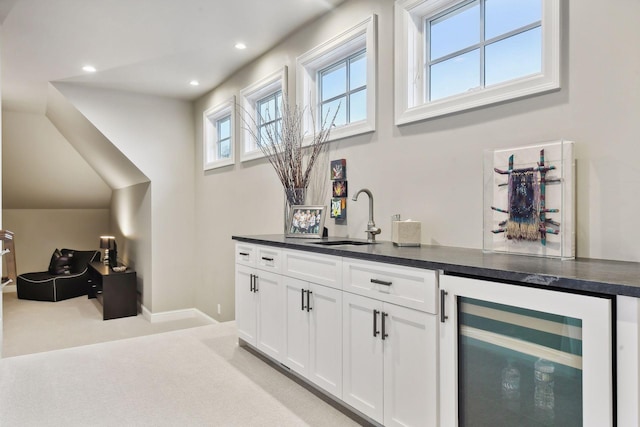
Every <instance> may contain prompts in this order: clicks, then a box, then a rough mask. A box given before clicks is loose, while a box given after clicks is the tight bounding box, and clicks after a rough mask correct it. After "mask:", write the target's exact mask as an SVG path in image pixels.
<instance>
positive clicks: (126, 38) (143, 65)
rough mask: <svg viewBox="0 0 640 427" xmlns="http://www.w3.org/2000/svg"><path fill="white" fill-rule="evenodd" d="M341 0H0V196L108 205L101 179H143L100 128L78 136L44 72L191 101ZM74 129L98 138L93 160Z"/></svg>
mask: <svg viewBox="0 0 640 427" xmlns="http://www.w3.org/2000/svg"><path fill="white" fill-rule="evenodd" d="M343 1H344V0H269V1H265V0H0V24H1V27H0V42H1V45H0V46H1V49H0V51H1V58H0V59H1V66H2V70H1V76H2V80H1V84H2V109H3V112H4V115H3V123H4V127H3V158H2V161H3V182H2V184H3V194H2V198H3V207H4V208H14V209H17V208H30V209H42V208H55V209H60V208H100V207H108V205H109V200H110V197H111V189H114V188H120V187H122V186H123V185H125V184H123V182H125V183H126V182H129V181H131V182H133V183H137V182H139V181H140V179H141V178H140V176H142V177H143V178H144V175H143V174H141V173H139V171H136V170H134V169H135V167H134V168H133V169H132V168H131V167H130V162H129V165H127V164H126V163H127V162H126V161H125V162H121V163H122V164H125V166H122V164H119V165H115V164H105V158H109V157H108V156H105V155H104V150H105V149H107V148H108V147H106V145H105V143H104V141H106V142H107V143H108V138H109V136H108V135H102V134H100V133H99V132H98V131H97V130H96V129H95V128H94V132H93V133H92V134H91V135H88V134H87V130H88V129H91V128H92V127H93V126H92V125H91V124H90V123H88V121H86V119H85V122H86V123H82V125H80V126H78V125H77V123H78V120H76V119H78V118H82V117H81V114H79V113H78V112H74V111H73V106H71V105H67V104H68V103H65V100H64V99H60V96H55V97H53V98H52V97H51V86H50V84H49V83H59V82H64V83H66V84H69V83H71V84H78V85H86V86H90V87H95V88H102V89H109V90H119V91H130V92H135V93H141V94H147V95H156V96H164V97H170V98H175V99H180V100H186V101H190V100H194V99H196V98H198V97H200V96H202V95H203V94H205V93H206V92H208V91H210V90H211V89H213V88H215V87H216V86H217V85H219V84H220V83H222V82H223V81H224V80H225V79H226V78H228V77H229V76H230V75H231V74H232V73H233V72H234V71H235V70H238V69H240V68H242V67H243V66H244V65H246V64H248V63H249V62H251V61H252V60H254V59H256V58H257V57H259V56H260V55H262V54H263V53H264V52H266V51H267V50H269V49H270V48H271V47H272V46H274V45H275V44H277V43H278V42H279V41H280V40H282V39H283V38H284V37H286V36H287V35H288V34H290V33H292V32H293V31H295V30H296V29H297V28H299V27H300V26H302V25H304V24H305V23H306V22H309V21H311V20H314V19H316V18H318V17H319V16H321V15H323V14H325V13H327V12H329V11H331V10H332V9H333V8H334V7H335V6H337V5H338V4H340V3H342V2H343ZM240 42H241V43H244V44H245V45H246V49H244V50H239V49H237V48H236V47H235V45H236V44H237V43H240ZM86 65H92V66H93V67H95V69H96V71H95V72H86V71H84V70H83V67H84V66H86ZM192 80H197V81H198V82H199V85H197V86H194V85H191V84H190V82H191V81H192ZM54 92H55V91H54ZM55 93H56V94H57V95H59V94H58V93H57V92H55ZM61 105H64V106H65V108H64V109H63V110H60V108H59V107H60V106H61ZM54 109H57V110H56V111H53V110H54ZM45 114H46V116H45ZM70 117H75V119H74V120H70V119H69V118H70ZM61 118H64V119H65V120H62V119H61ZM50 119H51V121H50ZM54 119H55V120H54ZM80 121H81V120H80ZM73 122H75V123H76V125H75V127H74V126H71V125H70V123H73ZM74 129H75V132H76V134H75V135H74ZM79 139H81V140H82V142H83V143H84V145H85V146H86V144H89V142H88V141H102V142H101V143H100V144H97V146H99V147H100V150H103V151H101V153H102V154H101V156H100V157H99V162H96V161H92V160H91V159H90V158H88V157H87V156H89V155H90V154H87V153H90V152H91V150H79V149H78V147H77V145H78V144H76V143H77V141H78V140H79ZM69 142H71V144H69ZM85 148H86V147H85ZM94 148H95V149H98V148H96V147H94ZM94 151H95V150H94ZM111 151H114V152H115V151H116V150H111ZM112 157H113V156H112ZM116 157H117V156H116ZM125 160H126V159H125ZM98 164H99V165H100V167H96V165H98ZM123 168H124V169H123ZM114 170H115V171H119V173H120V175H119V176H113V173H114V172H113V171H114ZM123 170H127V171H128V172H127V173H122V171H123ZM109 171H111V172H109ZM109 173H111V175H108V174H109ZM131 176H133V178H131Z"/></svg>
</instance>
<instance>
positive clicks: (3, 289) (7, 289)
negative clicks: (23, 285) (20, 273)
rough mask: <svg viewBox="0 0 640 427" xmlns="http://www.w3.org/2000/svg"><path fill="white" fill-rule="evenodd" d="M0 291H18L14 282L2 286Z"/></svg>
mask: <svg viewBox="0 0 640 427" xmlns="http://www.w3.org/2000/svg"><path fill="white" fill-rule="evenodd" d="M2 292H3V293H9V292H18V288H16V284H15V283H12V284H11V285H7V286H5V287H4V288H2Z"/></svg>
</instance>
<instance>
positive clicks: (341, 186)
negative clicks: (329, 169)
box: [333, 181, 348, 197]
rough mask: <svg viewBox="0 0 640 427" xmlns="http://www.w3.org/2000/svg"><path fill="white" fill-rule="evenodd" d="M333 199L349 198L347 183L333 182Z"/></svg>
mask: <svg viewBox="0 0 640 427" xmlns="http://www.w3.org/2000/svg"><path fill="white" fill-rule="evenodd" d="M333 197H348V195H347V181H333Z"/></svg>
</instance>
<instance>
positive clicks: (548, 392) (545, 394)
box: [533, 358, 556, 425]
mask: <svg viewBox="0 0 640 427" xmlns="http://www.w3.org/2000/svg"><path fill="white" fill-rule="evenodd" d="M554 372H555V366H554V365H553V363H551V362H550V361H548V360H545V359H542V358H540V359H538V360H537V361H536V363H535V364H534V380H535V390H534V394H533V404H534V407H535V411H536V415H537V417H538V419H539V420H540V421H542V422H543V423H544V424H546V425H550V424H551V423H552V422H553V419H554V409H555V403H556V402H555V395H554V391H553V387H554Z"/></svg>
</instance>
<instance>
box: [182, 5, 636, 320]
mask: <svg viewBox="0 0 640 427" xmlns="http://www.w3.org/2000/svg"><path fill="white" fill-rule="evenodd" d="M569 3H570V2H563V4H564V6H563V7H564V10H563V14H564V25H563V27H564V29H565V30H564V33H563V60H562V67H563V70H564V71H563V81H562V89H561V90H560V91H558V92H555V93H550V94H546V95H543V96H536V97H532V98H529V99H524V100H519V101H515V102H509V103H505V104H502V105H497V106H491V107H486V108H481V109H478V110H475V111H469V112H464V113H460V114H455V115H451V116H448V117H443V118H436V119H432V120H428V121H424V122H421V123H415V124H410V125H406V126H402V127H397V126H395V125H394V121H393V103H394V98H393V95H394V88H393V72H394V71H393V63H394V59H393V40H394V35H393V15H394V14H393V2H391V1H388V0H350V1H348V2H346V3H345V4H343V5H342V6H341V7H339V8H338V9H337V10H335V11H334V12H333V13H331V14H329V15H327V16H325V17H324V18H323V19H321V20H320V21H318V22H316V23H315V24H312V25H308V26H305V28H304V29H302V30H301V31H300V32H298V33H296V34H294V35H293V36H292V37H290V38H288V39H287V40H285V41H284V42H283V43H282V44H281V45H279V46H277V47H275V48H274V49H273V50H272V51H271V52H269V53H267V54H266V55H265V56H263V57H262V58H260V59H259V60H258V61H256V62H255V63H254V64H251V65H250V66H248V67H246V68H244V69H242V70H240V71H239V72H237V73H235V74H234V75H233V76H231V78H230V79H229V80H228V81H227V82H225V83H224V84H223V85H221V86H220V87H219V88H217V89H215V90H214V91H212V92H210V93H209V94H207V95H206V96H204V97H202V98H201V99H199V100H198V101H197V102H196V108H195V111H194V117H195V120H196V127H195V129H196V162H195V163H196V168H198V169H199V171H198V173H197V175H196V201H197V208H196V218H197V226H198V232H199V235H200V236H203V239H202V240H201V241H200V245H199V251H200V252H201V254H202V257H203V258H205V259H209V260H215V262H214V261H212V262H210V263H207V264H206V265H205V269H204V271H203V281H202V284H201V286H200V288H199V289H198V291H197V292H198V298H197V301H198V303H199V304H201V305H202V306H203V307H207V310H211V308H209V307H213V306H214V304H217V303H221V304H222V305H223V314H222V316H220V317H221V318H222V319H230V318H233V314H232V313H231V312H230V309H232V306H233V281H234V278H233V250H232V249H233V243H232V242H231V240H230V239H231V235H232V234H261V233H280V232H281V228H282V194H281V193H282V190H281V188H280V184H279V183H278V181H277V178H276V175H275V173H274V172H273V170H272V167H271V166H270V165H269V164H268V163H266V162H265V161H264V160H259V161H253V162H248V163H239V162H238V163H236V165H235V166H233V167H228V168H224V169H220V170H217V171H215V172H211V173H203V172H202V167H201V165H202V154H201V145H200V144H201V138H202V135H201V128H202V112H203V111H204V110H205V109H206V108H208V107H211V106H213V105H217V104H218V103H220V102H223V101H224V100H226V99H228V98H229V97H230V96H231V95H234V94H235V95H236V96H237V95H238V94H239V91H240V90H241V89H242V88H243V87H245V86H248V85H249V84H251V83H253V82H255V81H257V80H258V79H260V78H261V77H263V76H265V75H267V74H269V73H271V72H273V71H274V70H276V69H277V68H279V67H281V66H283V65H287V66H288V67H289V90H290V92H291V93H294V91H295V58H296V57H297V56H299V55H301V54H303V53H304V52H306V51H307V50H309V49H311V48H313V47H315V46H317V45H318V44H320V43H322V42H324V41H326V40H328V39H330V38H331V37H333V36H335V35H337V34H339V33H340V32H342V31H344V30H346V29H348V28H350V27H352V26H353V25H355V24H357V23H359V22H360V21H362V20H363V19H365V18H366V17H367V16H370V15H371V14H372V13H376V14H377V15H378V18H379V20H378V87H377V92H378V102H377V105H378V124H377V131H376V132H375V133H373V134H369V135H363V136H358V137H354V138H348V139H345V140H342V141H338V142H334V143H332V144H331V149H332V152H331V156H330V157H331V159H338V158H346V159H347V179H348V182H349V192H350V194H354V191H356V190H358V189H359V188H362V187H368V188H369V189H371V191H372V192H373V194H374V196H375V217H376V222H377V224H378V225H379V226H381V227H382V230H383V232H382V235H381V236H380V237H379V238H380V239H382V240H389V239H390V225H391V224H390V217H391V215H392V214H395V213H400V214H402V216H403V217H404V218H409V217H410V218H412V219H415V220H420V221H422V230H423V231H422V241H423V243H426V244H434V245H447V246H460V247H468V248H482V209H483V206H482V153H483V151H484V150H485V149H494V148H506V147H514V146H521V145H527V144H532V143H537V142H543V141H552V140H559V139H568V140H574V141H576V157H577V163H578V168H577V182H578V192H577V254H578V256H580V257H592V258H606V259H616V260H630V261H640V246H638V244H637V242H638V241H639V240H640V228H638V227H637V212H638V211H639V210H640V199H638V198H637V197H634V194H635V192H637V189H638V188H639V187H638V184H639V183H640V167H639V166H638V165H637V161H636V159H637V158H638V155H639V154H640V148H638V145H637V144H638V135H640V120H638V111H639V108H640V107H639V106H640V91H639V90H638V87H640V72H639V70H640V56H638V55H635V54H630V51H629V50H628V49H624V48H617V47H619V46H629V42H630V41H631V40H638V39H640V26H638V25H637V24H636V22H635V17H637V16H638V13H640V4H639V3H638V2H633V1H622V2H613V3H611V2H609V3H606V4H605V3H602V2H597V1H595V0H585V1H581V2H571V3H570V4H569ZM604 17H606V19H604ZM237 130H239V129H237ZM238 148H239V141H236V150H237V149H238ZM365 199H366V198H365ZM365 199H362V201H358V202H353V201H351V200H349V201H348V220H347V225H346V226H341V227H336V226H335V225H334V224H333V221H331V220H328V221H327V223H328V224H327V226H328V227H329V232H330V234H333V235H350V236H354V237H362V238H364V237H365V234H364V232H363V230H364V229H365V228H366V222H367V202H366V200H365ZM326 200H327V202H326V203H328V202H329V197H328V196H327V198H326ZM256 218H257V219H256Z"/></svg>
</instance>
